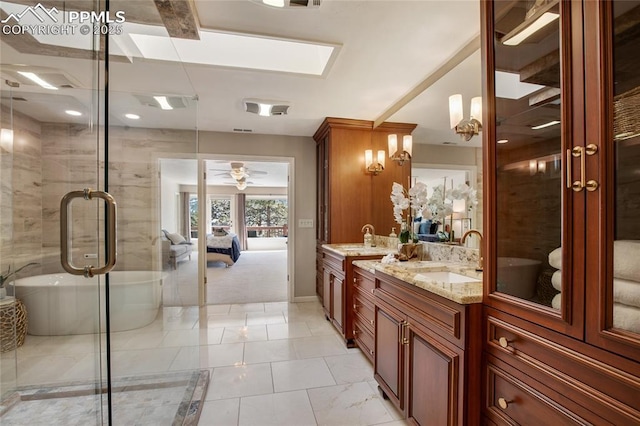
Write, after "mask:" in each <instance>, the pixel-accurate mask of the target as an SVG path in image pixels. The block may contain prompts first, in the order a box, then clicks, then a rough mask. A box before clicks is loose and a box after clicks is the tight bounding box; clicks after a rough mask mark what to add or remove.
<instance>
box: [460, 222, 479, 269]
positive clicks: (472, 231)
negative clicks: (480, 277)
mask: <svg viewBox="0 0 640 426" xmlns="http://www.w3.org/2000/svg"><path fill="white" fill-rule="evenodd" d="M471 234H476V235H477V236H478V239H479V240H480V252H479V253H478V266H476V271H478V272H480V271H482V270H483V269H484V258H483V257H482V233H481V232H480V231H478V230H477V229H470V230H468V231H467V232H465V233H464V235H463V236H462V238H461V239H460V244H464V242H465V240H466V239H467V237H468V236H469V235H471Z"/></svg>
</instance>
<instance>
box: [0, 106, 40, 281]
mask: <svg viewBox="0 0 640 426" xmlns="http://www.w3.org/2000/svg"><path fill="white" fill-rule="evenodd" d="M10 113H11V112H10V110H9V108H5V107H4V106H3V107H2V114H1V117H2V127H3V128H10ZM13 129H14V137H13V139H14V142H13V150H12V151H11V150H7V149H6V148H7V147H2V148H0V182H1V183H0V188H1V189H0V270H1V271H6V270H7V268H8V267H9V265H12V268H13V267H18V268H19V267H21V266H22V265H24V264H25V263H29V262H37V263H40V264H41V263H42V257H41V255H42V171H41V169H42V152H41V137H42V128H41V125H40V123H39V122H37V121H35V120H33V119H31V118H29V117H27V116H25V115H23V114H20V113H17V112H15V111H14V113H13ZM39 273H40V267H39V266H32V267H30V268H28V269H25V270H24V272H23V273H21V274H20V276H27V275H37V274H39Z"/></svg>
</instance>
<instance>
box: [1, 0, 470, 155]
mask: <svg viewBox="0 0 640 426" xmlns="http://www.w3.org/2000/svg"><path fill="white" fill-rule="evenodd" d="M16 1H17V0H16ZM142 2H151V4H153V3H152V0H137V1H136V3H142ZM0 3H2V2H0ZM43 3H45V2H43ZM133 3H134V2H133V1H130V2H119V3H118V5H119V6H120V5H121V6H122V7H123V8H125V10H126V7H127V4H133ZM194 3H195V7H196V9H197V17H198V19H199V24H200V27H201V28H206V29H218V30H227V31H236V32H247V33H254V34H261V35H268V36H275V37H288V38H294V39H300V40H307V41H318V42H323V43H331V44H337V45H339V46H341V47H340V50H339V53H338V55H337V58H336V60H335V62H334V63H333V64H332V65H331V68H330V69H329V71H328V72H326V73H325V74H326V75H325V76H323V77H312V76H303V75H298V74H287V73H276V72H265V71H252V70H245V69H232V68H220V67H213V66H207V65H199V64H187V63H179V62H168V61H151V60H145V59H140V58H133V62H127V61H116V60H113V61H111V63H110V75H109V76H110V78H109V84H110V86H109V88H110V91H111V92H110V93H111V97H110V105H109V106H110V112H111V114H110V119H111V123H112V124H115V125H130V126H140V127H164V128H185V129H193V128H196V127H197V128H198V129H200V130H209V131H221V132H232V131H233V129H250V130H252V132H253V133H259V134H282V135H298V136H311V135H313V133H314V132H315V130H316V129H317V128H318V126H319V125H320V123H321V122H322V120H323V119H324V118H325V117H327V116H332V117H344V118H356V119H364V120H376V119H377V118H379V117H381V116H382V115H383V114H385V112H386V111H388V110H389V109H390V108H391V107H393V106H394V104H395V103H396V102H397V101H398V100H400V99H401V98H402V97H403V96H404V95H406V94H407V93H409V92H410V91H411V90H412V89H413V88H414V87H416V86H417V85H419V84H420V83H421V82H422V81H423V80H425V78H427V77H428V76H429V75H430V74H431V73H433V72H434V71H436V70H437V69H438V68H439V67H440V66H442V65H443V64H444V63H446V62H447V60H448V59H449V58H450V57H451V56H452V55H453V54H454V53H455V52H456V51H457V50H459V49H460V48H461V47H462V46H464V45H465V44H467V43H468V42H469V41H470V40H472V39H474V38H475V37H476V36H477V35H478V33H479V23H480V22H479V21H480V17H479V4H480V2H479V1H478V0H474V1H466V0H446V1H444V0H443V1H435V0H388V1H371V0H369V1H359V0H348V1H347V0H323V3H322V5H321V6H320V8H318V9H303V10H288V9H285V10H282V9H275V8H269V7H266V6H262V5H260V4H256V3H254V2H251V1H249V0H230V1H225V0H195V2H194ZM151 10H152V11H153V12H155V13H157V11H156V10H155V9H154V8H151ZM153 12H150V13H153ZM1 47H2V51H1V52H2V53H1V55H2V57H1V58H2V64H3V65H2V78H3V80H4V79H5V78H7V77H8V75H7V73H6V72H5V71H6V70H8V69H9V68H8V67H7V64H27V65H29V66H34V65H40V66H47V67H50V68H53V69H56V70H60V71H62V72H63V73H64V74H65V75H66V76H67V77H68V78H69V79H70V80H72V81H74V82H76V83H77V84H78V85H79V86H80V87H81V88H76V89H61V90H59V91H57V92H56V93H55V94H52V93H51V92H49V91H46V90H44V89H39V88H36V87H35V86H28V85H23V86H22V87H20V89H18V90H17V91H18V92H22V93H21V94H20V96H23V97H24V98H26V99H27V102H14V108H15V109H16V110H18V111H21V112H23V113H26V114H29V115H33V116H34V117H35V118H37V119H39V120H42V121H67V122H69V121H72V122H73V121H74V120H76V121H77V122H78V123H83V122H86V121H87V118H86V116H85V117H80V118H77V119H74V118H71V117H69V116H66V115H65V114H64V112H63V111H64V109H67V106H68V108H71V107H72V106H73V109H77V108H79V106H78V105H80V107H84V108H85V109H86V110H89V109H90V108H91V99H92V96H93V91H91V90H89V89H90V88H91V87H92V86H93V84H94V81H93V75H94V71H95V65H94V64H93V63H92V62H91V61H89V60H83V59H73V58H63V57H55V56H44V55H33V54H23V53H20V52H18V51H17V50H15V49H14V48H13V47H11V46H10V45H9V44H7V43H6V42H5V40H4V36H3V40H2V46H1ZM480 87H481V86H480V55H479V53H475V54H473V55H472V56H471V57H469V58H468V59H467V60H465V61H464V62H462V63H461V64H460V65H459V66H458V67H456V68H455V69H454V70H453V71H452V72H450V73H449V74H447V75H446V76H445V77H443V78H442V79H440V80H438V81H437V82H436V83H435V84H433V85H432V86H431V87H430V88H428V89H427V90H426V91H424V92H423V93H422V94H420V95H419V96H417V97H416V98H415V99H414V100H413V101H411V102H410V103H409V104H408V105H406V106H404V107H403V108H402V109H401V110H400V111H398V112H397V113H396V114H394V115H392V116H391V118H389V119H388V120H387V121H400V122H410V123H416V124H418V127H417V129H416V130H415V132H414V140H415V142H417V143H434V144H441V143H443V142H457V143H458V145H459V146H480V144H481V141H480V138H479V137H474V138H473V139H472V140H471V141H470V142H462V141H461V140H460V139H459V138H458V136H456V135H455V134H454V133H453V131H451V130H450V129H449V118H448V97H449V95H451V94H453V93H462V94H463V97H464V101H465V104H466V106H465V108H467V109H466V111H465V114H466V115H468V113H469V112H468V103H469V102H470V99H471V97H473V96H479V95H480V94H481V89H480ZM6 89H7V88H6V87H5V86H4V85H3V87H2V90H3V104H5V105H7V103H8V102H7V101H8V99H7V96H8V95H7V94H6ZM132 94H143V95H152V94H169V95H178V96H181V97H183V100H184V103H185V105H186V108H184V109H180V110H173V111H162V110H160V109H158V108H152V107H149V106H145V105H143V104H142V103H141V102H140V99H139V97H138V98H136V97H135V96H132ZM14 96H15V93H14ZM195 97H197V99H198V100H197V101H196V100H195V99H194V98H195ZM32 98H33V99H32ZM244 98H262V99H275V100H283V101H287V102H289V103H290V104H291V108H290V109H289V114H288V115H286V116H276V117H261V116H257V115H254V114H249V113H246V112H244V110H243V104H242V100H243V99H244ZM126 112H135V113H137V114H139V115H141V116H142V119H141V120H139V121H137V122H131V121H128V120H126V119H124V118H123V117H122V116H123V114H124V113H126ZM94 115H95V113H94Z"/></svg>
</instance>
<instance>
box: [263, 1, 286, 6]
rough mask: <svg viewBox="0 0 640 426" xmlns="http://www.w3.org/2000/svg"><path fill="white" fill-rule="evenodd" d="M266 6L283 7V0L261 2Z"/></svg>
mask: <svg viewBox="0 0 640 426" xmlns="http://www.w3.org/2000/svg"><path fill="white" fill-rule="evenodd" d="M262 3H264V4H266V5H267V6H273V7H284V0H262Z"/></svg>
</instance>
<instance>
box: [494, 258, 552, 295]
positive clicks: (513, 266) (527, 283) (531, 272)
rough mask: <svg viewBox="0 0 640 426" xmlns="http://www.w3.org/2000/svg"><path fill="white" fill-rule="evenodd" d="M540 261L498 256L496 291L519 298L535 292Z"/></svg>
mask: <svg viewBox="0 0 640 426" xmlns="http://www.w3.org/2000/svg"><path fill="white" fill-rule="evenodd" d="M541 264H542V262H540V261H539V260H534V259H524V258H519V257H499V258H498V277H497V278H498V291H500V292H502V293H506V294H510V295H512V296H516V297H519V298H521V299H531V298H532V297H533V296H535V294H536V284H537V282H538V274H539V273H540V265H541Z"/></svg>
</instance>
